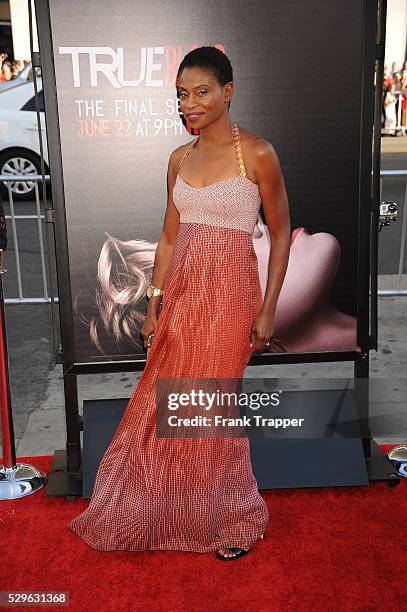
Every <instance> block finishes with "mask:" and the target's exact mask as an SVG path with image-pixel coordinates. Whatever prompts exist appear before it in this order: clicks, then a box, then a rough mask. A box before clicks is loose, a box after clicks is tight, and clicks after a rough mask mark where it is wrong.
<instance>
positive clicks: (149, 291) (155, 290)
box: [146, 285, 164, 299]
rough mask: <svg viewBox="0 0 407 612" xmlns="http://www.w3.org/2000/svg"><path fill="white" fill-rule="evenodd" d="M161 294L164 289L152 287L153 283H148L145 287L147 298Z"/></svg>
mask: <svg viewBox="0 0 407 612" xmlns="http://www.w3.org/2000/svg"><path fill="white" fill-rule="evenodd" d="M163 294H164V291H163V290H162V289H159V288H158V287H154V285H149V286H148V287H147V291H146V296H147V297H148V299H150V298H151V297H155V296H158V295H163Z"/></svg>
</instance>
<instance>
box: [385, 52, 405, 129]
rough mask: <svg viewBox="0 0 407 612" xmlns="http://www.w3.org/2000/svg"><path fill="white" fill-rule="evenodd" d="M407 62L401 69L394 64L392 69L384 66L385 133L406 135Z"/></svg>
mask: <svg viewBox="0 0 407 612" xmlns="http://www.w3.org/2000/svg"><path fill="white" fill-rule="evenodd" d="M406 111H407V60H405V61H404V62H403V65H402V66H401V68H400V69H399V68H398V67H397V62H393V63H392V65H391V69H390V70H389V68H388V66H384V76H383V117H382V119H383V122H382V127H383V128H384V131H383V133H384V134H389V135H391V136H399V135H404V134H405V133H406V131H407V121H406V120H407V112H406Z"/></svg>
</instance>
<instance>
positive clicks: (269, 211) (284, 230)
mask: <svg viewBox="0 0 407 612" xmlns="http://www.w3.org/2000/svg"><path fill="white" fill-rule="evenodd" d="M254 171H255V174H256V181H257V185H258V187H259V192H260V196H261V201H262V204H263V210H264V216H265V218H266V223H267V226H268V230H269V233H270V238H271V253H270V257H269V262H268V273H267V285H266V292H265V296H264V300H263V305H262V308H261V310H260V313H259V315H258V317H257V319H256V325H255V329H254V331H255V333H254V336H253V339H252V340H253V343H254V350H259V349H263V348H264V347H265V342H267V340H268V339H269V338H270V337H271V336H272V333H273V331H274V321H273V320H274V314H275V311H276V306H277V300H278V296H279V293H280V290H281V287H282V284H283V281H284V277H285V273H286V270H287V265H288V258H289V254H290V242H291V226H290V211H289V206H288V198H287V192H286V188H285V182H284V177H283V174H282V172H281V167H280V162H279V159H278V157H277V154H276V152H275V150H274V148H273V146H272V145H271V144H270V143H269V142H268V141H267V140H264V139H259V140H258V141H257V142H256V144H255V145H254ZM270 330H271V331H270Z"/></svg>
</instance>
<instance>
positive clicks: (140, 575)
mask: <svg viewBox="0 0 407 612" xmlns="http://www.w3.org/2000/svg"><path fill="white" fill-rule="evenodd" d="M389 448H391V445H389V446H382V450H383V452H385V451H387V450H388V449H389ZM18 461H21V462H27V463H31V464H33V465H35V466H37V467H39V468H41V469H43V470H44V471H46V472H47V473H49V468H50V464H51V457H18ZM406 484H407V483H406V481H405V480H402V482H401V483H400V484H399V485H398V486H397V487H394V488H390V487H388V486H387V484H385V483H381V482H378V483H374V484H372V485H370V486H369V487H336V488H327V489H314V488H309V489H288V490H283V489H279V490H274V491H263V492H262V494H263V495H264V498H265V499H266V501H267V504H268V508H269V510H270V517H271V518H270V524H269V528H268V531H267V533H266V539H265V540H264V541H260V542H258V543H257V544H256V547H255V548H254V549H253V550H252V551H251V552H250V553H249V555H247V556H246V557H244V558H242V559H239V560H236V561H231V562H224V561H218V560H217V559H215V556H214V554H200V553H190V552H175V551H174V552H173V551H163V552H161V551H150V552H140V553H127V552H100V551H96V550H93V549H91V548H89V547H88V546H87V545H86V544H85V543H83V542H82V540H80V539H79V538H78V537H77V536H75V534H74V533H72V532H71V531H70V530H68V529H67V527H66V525H67V524H68V522H69V521H70V520H71V518H72V517H74V516H76V515H77V514H79V512H81V511H82V510H83V509H84V508H85V507H86V505H87V504H88V501H87V500H82V499H80V498H79V499H78V500H77V501H75V502H68V501H66V499H65V498H59V497H50V498H47V497H45V496H44V490H42V491H40V492H38V493H36V494H33V495H32V496H28V497H26V498H24V499H20V500H17V501H12V502H4V501H3V502H0V543H1V547H2V552H1V560H2V566H1V578H0V590H2V591H10V590H12V591H18V590H25V591H34V590H44V591H47V590H52V591H58V590H61V591H69V593H70V605H69V607H68V609H69V610H70V611H77V610H78V611H81V612H82V611H87V612H93V610H95V611H96V610H102V611H103V612H108V611H110V610H115V611H122V610H123V611H126V612H130V611H133V610H140V611H141V610H143V611H149V610H154V611H158V610H165V611H166V612H167V611H173V612H183V611H186V610H190V609H191V610H205V611H212V610H213V611H215V610H216V611H218V610H225V611H226V610H227V611H230V610H237V609H244V610H250V612H257V611H261V612H263V611H264V612H265V611H270V610H271V611H273V612H274V611H280V610H281V611H284V612H286V611H291V610H297V609H298V610H300V611H301V612H303V611H304V610H310V611H311V610H312V612H315V611H320V610H323V611H324V612H325V611H327V610H335V611H338V610H339V611H342V610H343V611H345V610H346V611H349V610H352V611H353V610H360V611H361V612H362V611H363V612H366V611H372V610H384V611H390V610H396V608H400V609H402V608H403V607H404V606H405V598H406V596H407V587H406V580H405V575H404V572H403V568H404V566H405V563H404V559H405V553H406V543H407V528H406V515H407V486H406ZM2 609H17V610H20V609H21V610H27V609H29V608H27V607H24V608H23V607H21V608H20V607H18V608H15V607H13V608H2ZM31 609H40V608H39V607H38V606H35V607H31ZM42 609H51V610H62V609H63V608H61V607H55V606H52V607H48V606H47V607H42Z"/></svg>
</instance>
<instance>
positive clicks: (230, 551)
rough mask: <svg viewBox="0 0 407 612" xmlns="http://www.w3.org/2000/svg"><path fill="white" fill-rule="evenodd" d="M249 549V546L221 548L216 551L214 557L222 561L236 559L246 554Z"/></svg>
mask: <svg viewBox="0 0 407 612" xmlns="http://www.w3.org/2000/svg"><path fill="white" fill-rule="evenodd" d="M249 550H251V549H250V548H221V549H220V550H218V551H217V553H216V557H217V559H222V561H231V560H232V559H238V558H239V557H243V555H247V553H248V552H249Z"/></svg>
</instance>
